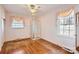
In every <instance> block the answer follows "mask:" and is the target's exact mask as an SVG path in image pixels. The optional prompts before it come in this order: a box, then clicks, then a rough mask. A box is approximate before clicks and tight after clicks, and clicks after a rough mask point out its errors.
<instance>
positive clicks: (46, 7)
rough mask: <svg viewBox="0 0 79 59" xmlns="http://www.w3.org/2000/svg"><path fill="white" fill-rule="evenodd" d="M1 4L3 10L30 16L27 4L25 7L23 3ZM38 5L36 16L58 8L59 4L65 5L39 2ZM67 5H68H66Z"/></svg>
mask: <svg viewBox="0 0 79 59" xmlns="http://www.w3.org/2000/svg"><path fill="white" fill-rule="evenodd" d="M3 6H4V8H5V10H6V11H8V12H11V13H17V14H21V15H29V16H31V13H30V10H29V9H28V7H27V6H26V7H25V6H24V5H23V4H4V5H3ZM39 6H40V8H39V10H38V12H37V16H41V15H43V14H45V13H46V12H48V11H50V10H55V9H57V8H59V7H60V6H65V5H61V4H40V5H39ZM67 6H69V5H67Z"/></svg>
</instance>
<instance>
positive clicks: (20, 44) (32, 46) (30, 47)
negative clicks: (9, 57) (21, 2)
mask: <svg viewBox="0 0 79 59" xmlns="http://www.w3.org/2000/svg"><path fill="white" fill-rule="evenodd" d="M15 49H23V50H24V51H25V53H26V54H71V53H70V52H68V51H66V50H64V49H62V48H61V47H60V46H58V45H56V44H53V43H51V42H49V41H46V40H44V39H37V40H32V39H31V38H26V39H21V40H14V41H8V42H5V43H4V45H3V47H2V52H3V53H5V54H8V53H9V52H11V51H12V50H15Z"/></svg>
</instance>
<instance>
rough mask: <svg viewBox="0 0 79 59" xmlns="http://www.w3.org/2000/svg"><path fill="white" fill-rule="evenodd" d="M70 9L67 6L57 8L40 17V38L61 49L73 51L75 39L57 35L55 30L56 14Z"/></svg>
mask: <svg viewBox="0 0 79 59" xmlns="http://www.w3.org/2000/svg"><path fill="white" fill-rule="evenodd" d="M68 7H70V6H69V5H67V6H66V5H65V6H64V5H62V6H59V7H58V8H57V9H52V10H51V11H50V12H49V13H47V14H45V15H43V16H41V17H40V18H39V20H40V21H41V37H42V38H44V39H46V40H48V41H50V42H52V43H55V44H57V45H60V46H61V47H65V48H69V49H72V50H74V49H75V39H73V38H69V37H64V36H59V35H57V31H56V30H57V29H56V13H57V12H58V11H60V10H62V9H66V8H68Z"/></svg>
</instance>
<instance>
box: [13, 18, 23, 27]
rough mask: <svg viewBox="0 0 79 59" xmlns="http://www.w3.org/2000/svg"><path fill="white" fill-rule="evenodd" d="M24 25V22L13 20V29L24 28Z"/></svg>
mask: <svg viewBox="0 0 79 59" xmlns="http://www.w3.org/2000/svg"><path fill="white" fill-rule="evenodd" d="M23 27H24V24H23V21H22V20H21V21H17V20H13V22H12V28H23Z"/></svg>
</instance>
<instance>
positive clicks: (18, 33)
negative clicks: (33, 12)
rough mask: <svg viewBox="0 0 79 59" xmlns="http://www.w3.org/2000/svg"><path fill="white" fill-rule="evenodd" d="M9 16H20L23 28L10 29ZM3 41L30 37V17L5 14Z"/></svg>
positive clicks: (10, 21) (10, 19)
mask: <svg viewBox="0 0 79 59" xmlns="http://www.w3.org/2000/svg"><path fill="white" fill-rule="evenodd" d="M10 16H21V17H22V18H24V19H22V20H23V21H24V28H22V29H13V28H12V27H11V24H12V18H11V17H10ZM5 24H6V25H5V41H10V40H16V39H21V38H28V37H30V17H27V16H22V15H18V14H12V13H6V23H5Z"/></svg>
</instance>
